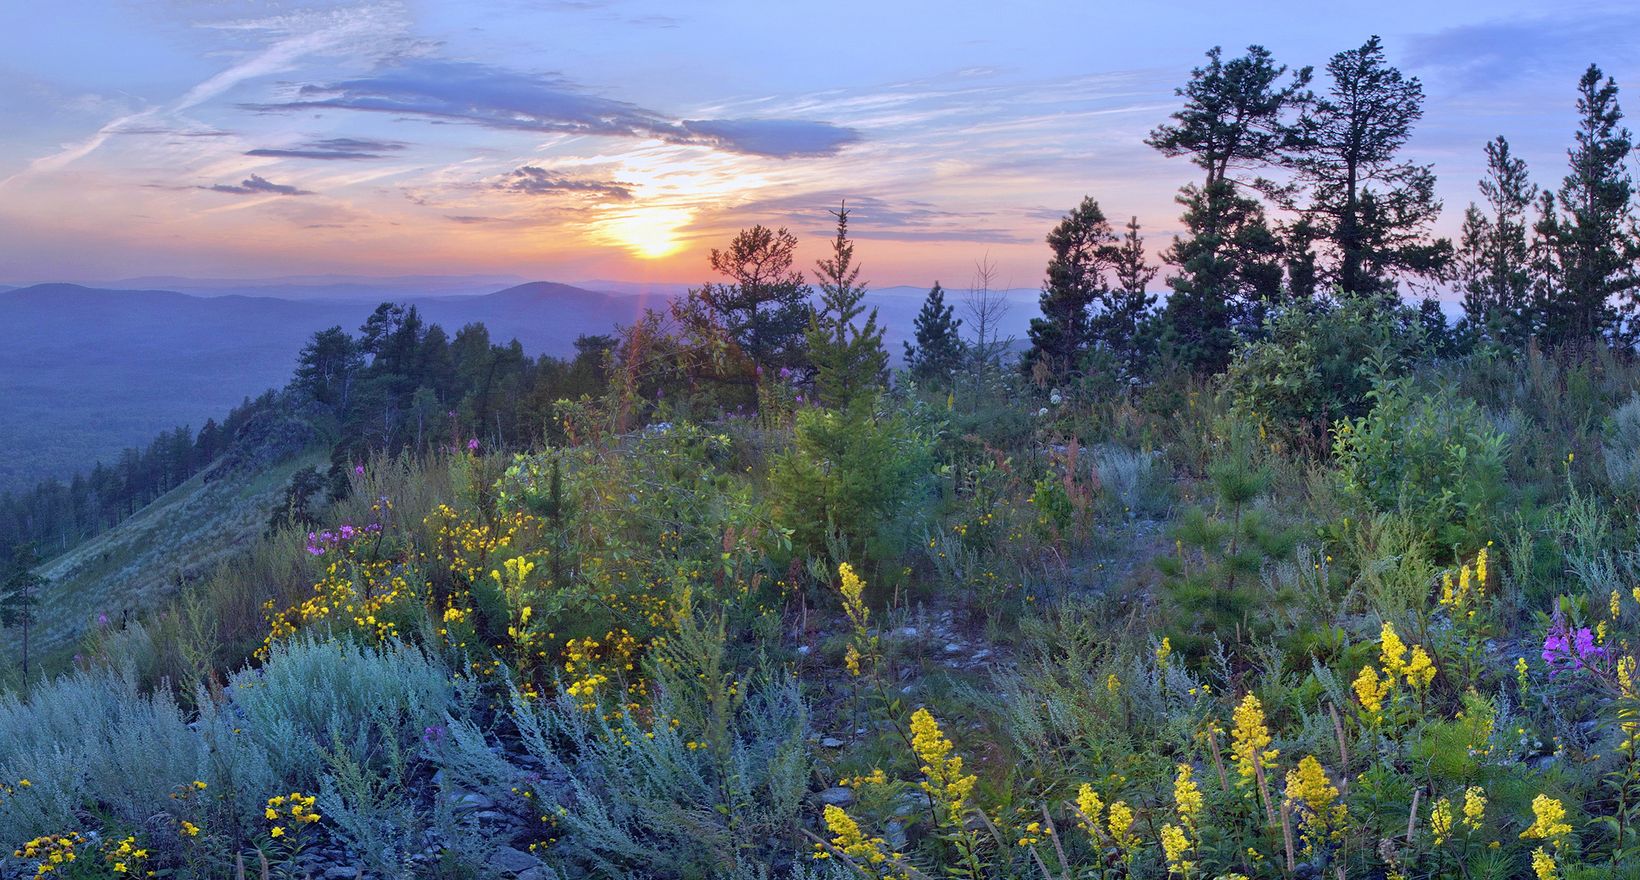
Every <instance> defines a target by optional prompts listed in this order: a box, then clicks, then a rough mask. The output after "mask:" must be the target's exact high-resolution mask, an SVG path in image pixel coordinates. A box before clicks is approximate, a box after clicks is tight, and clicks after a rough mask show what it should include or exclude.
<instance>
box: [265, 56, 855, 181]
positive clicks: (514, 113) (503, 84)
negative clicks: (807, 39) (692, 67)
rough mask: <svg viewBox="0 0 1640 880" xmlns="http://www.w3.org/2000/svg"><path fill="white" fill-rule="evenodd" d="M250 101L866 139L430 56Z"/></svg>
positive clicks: (744, 148) (505, 121) (504, 120)
mask: <svg viewBox="0 0 1640 880" xmlns="http://www.w3.org/2000/svg"><path fill="white" fill-rule="evenodd" d="M243 106H244V107H245V108H246V109H250V110H255V111H260V112H269V113H282V112H290V111H296V110H313V109H335V110H352V111H358V112H368V113H391V114H395V115H397V116H401V117H414V118H420V119H424V120H429V121H434V122H458V123H466V124H471V125H481V126H484V127H486V128H494V129H503V130H516V131H534V132H543V133H550V134H574V135H588V136H599V137H624V138H652V139H655V140H660V141H663V142H666V143H671V144H686V145H694V146H706V147H711V148H713V149H718V150H724V151H727V152H732V153H742V154H746V155H753V156H769V157H775V158H791V157H797V156H829V155H832V154H835V153H836V152H838V151H839V150H841V149H842V148H843V147H845V146H847V145H849V144H852V143H855V142H857V141H858V140H859V139H860V135H859V133H858V132H856V131H855V130H853V129H851V128H845V127H842V126H838V125H833V124H831V123H828V122H815V121H808V120H797V119H700V120H675V119H669V118H667V117H665V116H663V115H662V114H660V113H657V112H655V111H653V110H648V109H645V108H643V107H639V106H637V105H635V104H630V103H627V102H625V101H616V100H612V99H609V98H603V97H599V96H597V95H592V94H589V93H587V92H585V91H584V90H582V89H580V88H578V87H577V86H575V85H574V84H573V83H570V82H569V81H567V80H565V79H563V78H562V77H557V76H533V75H527V74H522V73H518V72H515V71H510V70H504V69H501V68H496V67H491V66H488V65H483V64H473V63H466V62H456V61H437V60H428V59H418V60H412V61H409V62H406V63H405V64H403V65H401V66H399V67H395V68H390V69H387V70H383V71H381V72H379V73H377V74H375V75H373V76H369V77H363V78H360V79H352V80H343V81H341V82H335V83H327V84H317V83H309V84H305V85H302V86H300V87H298V88H297V89H296V91H295V93H294V95H292V97H291V99H290V100H287V101H283V102H276V103H266V104H249V105H243Z"/></svg>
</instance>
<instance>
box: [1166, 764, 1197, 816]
mask: <svg viewBox="0 0 1640 880" xmlns="http://www.w3.org/2000/svg"><path fill="white" fill-rule="evenodd" d="M1173 804H1174V806H1175V807H1176V808H1177V809H1178V811H1179V818H1180V819H1181V820H1183V821H1184V824H1185V826H1186V827H1189V828H1194V827H1196V819H1197V818H1198V817H1200V816H1201V813H1202V790H1201V787H1200V786H1198V785H1196V780H1195V779H1193V778H1191V775H1190V765H1189V764H1180V765H1179V770H1178V773H1177V775H1175V776H1174V777H1173Z"/></svg>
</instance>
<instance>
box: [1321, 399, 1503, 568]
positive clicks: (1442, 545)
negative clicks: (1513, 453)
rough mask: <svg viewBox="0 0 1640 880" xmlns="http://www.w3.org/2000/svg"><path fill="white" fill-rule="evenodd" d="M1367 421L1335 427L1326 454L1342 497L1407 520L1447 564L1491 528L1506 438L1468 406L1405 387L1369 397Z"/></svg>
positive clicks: (1494, 522)
mask: <svg viewBox="0 0 1640 880" xmlns="http://www.w3.org/2000/svg"><path fill="white" fill-rule="evenodd" d="M1372 397H1373V400H1374V405H1373V408H1372V411H1371V412H1370V413H1368V414H1367V415H1366V416H1364V417H1362V418H1358V419H1354V420H1349V421H1344V422H1340V423H1339V425H1338V427H1337V430H1336V432H1335V437H1334V442H1333V453H1334V455H1335V456H1336V457H1337V460H1338V469H1339V476H1340V478H1341V479H1342V481H1343V485H1344V489H1345V491H1346V493H1347V494H1348V495H1349V496H1350V497H1352V498H1353V499H1354V500H1355V501H1356V502H1357V503H1359V505H1360V506H1362V507H1364V508H1365V509H1366V510H1368V511H1370V512H1372V513H1384V512H1390V511H1393V512H1397V513H1400V514H1402V515H1404V516H1406V517H1407V518H1408V520H1409V522H1410V523H1411V525H1412V526H1413V527H1414V529H1415V531H1416V533H1417V534H1418V535H1419V536H1420V538H1421V539H1422V540H1424V541H1425V542H1427V546H1429V547H1430V548H1431V549H1432V550H1434V551H1436V552H1440V553H1443V554H1444V555H1445V556H1446V557H1447V558H1450V557H1451V554H1452V553H1453V552H1454V551H1456V552H1458V553H1467V552H1472V551H1473V550H1475V549H1477V548H1479V547H1480V546H1482V545H1483V544H1485V543H1486V541H1487V540H1488V538H1489V536H1490V535H1491V534H1492V533H1493V531H1494V530H1495V529H1496V528H1497V516H1498V514H1499V513H1500V502H1501V501H1502V500H1503V485H1504V456H1505V454H1506V452H1507V448H1508V438H1507V437H1506V436H1505V435H1504V434H1503V433H1502V432H1501V431H1499V430H1497V429H1496V428H1495V427H1494V426H1493V424H1492V420H1491V419H1490V418H1489V417H1488V416H1487V414H1486V413H1485V412H1484V411H1483V410H1481V408H1480V407H1479V406H1477V405H1476V404H1475V403H1474V402H1473V401H1470V400H1466V399H1462V398H1458V397H1456V396H1455V395H1454V394H1452V393H1451V392H1450V391H1449V390H1446V389H1440V390H1437V391H1434V392H1422V391H1419V390H1417V389H1416V388H1414V386H1413V384H1412V382H1411V381H1410V380H1405V379H1402V380H1396V381H1391V382H1386V383H1384V384H1382V385H1380V386H1379V387H1378V388H1376V389H1374V390H1373V392H1372Z"/></svg>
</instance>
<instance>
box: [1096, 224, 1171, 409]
mask: <svg viewBox="0 0 1640 880" xmlns="http://www.w3.org/2000/svg"><path fill="white" fill-rule="evenodd" d="M1126 229H1127V233H1126V234H1125V235H1123V236H1122V240H1121V243H1120V244H1117V245H1114V246H1112V247H1111V248H1110V249H1109V252H1108V253H1109V257H1108V259H1109V261H1110V264H1111V274H1112V275H1113V276H1114V277H1115V279H1116V284H1115V285H1114V286H1112V287H1110V288H1107V289H1105V290H1104V291H1102V292H1101V293H1100V294H1099V297H1098V302H1099V311H1098V313H1097V314H1095V315H1094V316H1093V320H1092V322H1091V326H1090V331H1091V333H1092V336H1093V340H1094V343H1095V344H1096V345H1099V346H1101V347H1103V348H1105V349H1106V350H1108V351H1109V352H1110V353H1111V354H1112V355H1113V356H1114V357H1115V358H1116V361H1117V363H1118V364H1120V365H1121V368H1122V372H1123V375H1124V377H1125V378H1129V379H1132V378H1135V377H1137V376H1138V375H1140V374H1141V373H1142V372H1143V366H1144V361H1145V357H1144V352H1142V351H1141V350H1140V348H1141V345H1140V337H1141V333H1140V329H1141V326H1142V325H1143V323H1144V321H1145V319H1146V318H1147V317H1148V316H1149V314H1150V310H1151V308H1152V307H1153V306H1155V305H1156V296H1155V294H1152V293H1149V292H1148V291H1147V289H1146V288H1148V287H1149V286H1150V282H1151V281H1152V280H1154V279H1155V278H1156V272H1157V269H1156V267H1155V266H1152V265H1150V263H1148V262H1147V261H1146V260H1145V240H1144V237H1143V236H1141V235H1140V234H1139V218H1138V217H1133V218H1131V219H1129V220H1128V223H1127V227H1126Z"/></svg>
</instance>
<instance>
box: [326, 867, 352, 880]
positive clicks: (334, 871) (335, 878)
mask: <svg viewBox="0 0 1640 880" xmlns="http://www.w3.org/2000/svg"><path fill="white" fill-rule="evenodd" d="M357 876H359V869H358V868H349V867H347V866H346V865H337V866H336V867H334V868H326V869H325V880H350V878H353V877H357Z"/></svg>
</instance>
